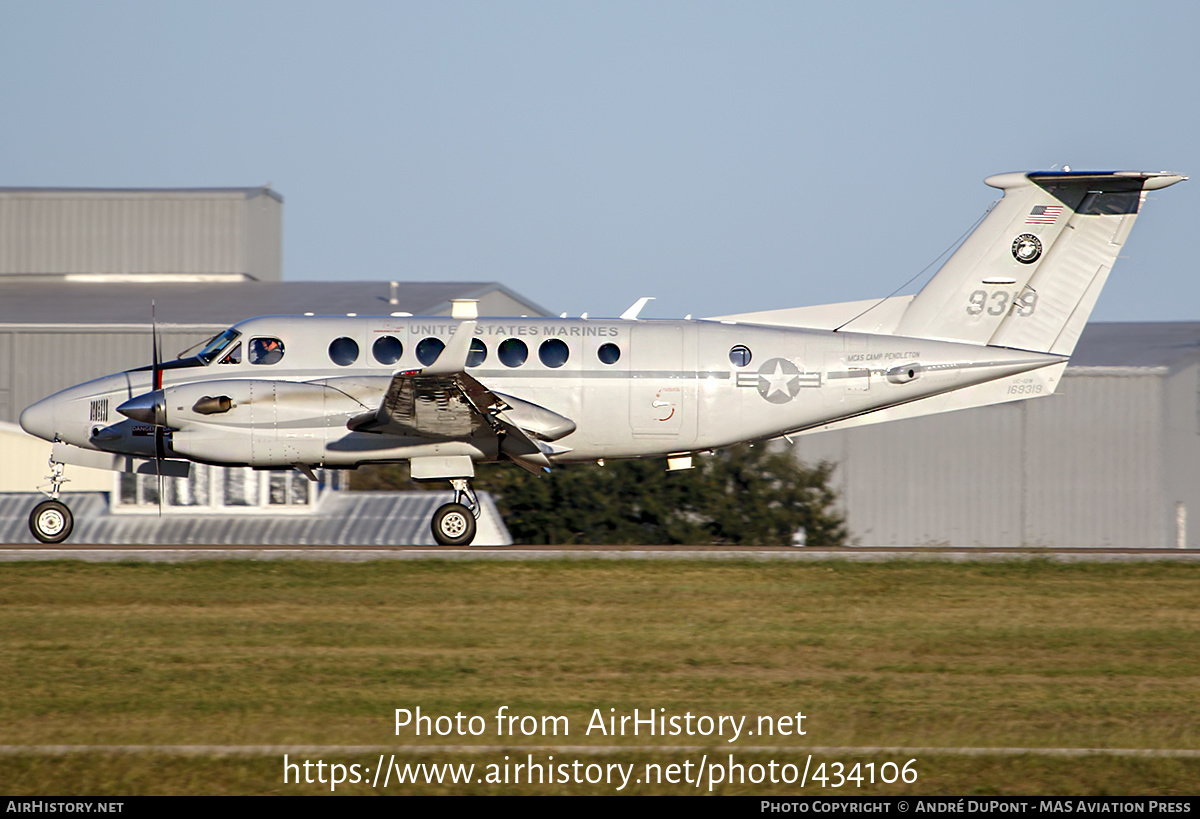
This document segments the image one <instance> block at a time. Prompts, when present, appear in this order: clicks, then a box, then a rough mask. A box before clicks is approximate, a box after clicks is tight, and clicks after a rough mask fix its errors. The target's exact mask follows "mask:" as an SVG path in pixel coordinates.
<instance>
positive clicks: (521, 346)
mask: <svg viewBox="0 0 1200 819" xmlns="http://www.w3.org/2000/svg"><path fill="white" fill-rule="evenodd" d="M496 355H497V356H499V358H500V363H501V364H503V365H504V366H505V367H520V366H521V365H522V364H524V363H525V361H526V359H528V358H529V348H528V347H526V346H525V342H524V341H521V339H519V338H506V339H504V341H501V342H500V346H499V347H497V348H496Z"/></svg>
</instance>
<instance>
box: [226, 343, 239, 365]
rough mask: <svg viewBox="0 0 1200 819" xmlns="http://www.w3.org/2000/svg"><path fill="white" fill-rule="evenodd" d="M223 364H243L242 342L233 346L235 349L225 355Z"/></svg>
mask: <svg viewBox="0 0 1200 819" xmlns="http://www.w3.org/2000/svg"><path fill="white" fill-rule="evenodd" d="M221 363H222V364H241V363H242V342H240V341H239V342H238V343H237V344H235V345H233V349H232V350H230V351H229V352H228V353H226V354H225V357H224V358H222V359H221Z"/></svg>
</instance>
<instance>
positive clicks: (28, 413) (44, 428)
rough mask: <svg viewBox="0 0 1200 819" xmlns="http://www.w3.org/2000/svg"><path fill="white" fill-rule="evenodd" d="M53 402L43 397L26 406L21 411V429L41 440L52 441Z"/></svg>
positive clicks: (53, 435) (53, 433) (53, 434)
mask: <svg viewBox="0 0 1200 819" xmlns="http://www.w3.org/2000/svg"><path fill="white" fill-rule="evenodd" d="M54 404H55V402H54V401H52V400H51V399H49V398H44V399H42V400H41V401H38V402H37V403H36V404H31V405H30V406H28V407H26V408H25V411H24V412H22V413H21V419H20V420H21V429H23V430H25V431H26V432H28V433H29V434H30V435H36V436H37V437H39V438H41V439H43V440H46V441H53V440H54V437H55V432H56V430H55V429H54Z"/></svg>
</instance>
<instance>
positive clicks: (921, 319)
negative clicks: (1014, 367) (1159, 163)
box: [894, 171, 1186, 355]
mask: <svg viewBox="0 0 1200 819" xmlns="http://www.w3.org/2000/svg"><path fill="white" fill-rule="evenodd" d="M1185 178H1186V177H1183V176H1179V175H1176V174H1168V173H1141V172H1137V171H1115V172H1105V173H1092V172H1084V173H1081V172H1072V171H1058V172H1055V171H1049V172H1040V173H1039V172H1035V173H1028V174H1025V173H1007V174H1000V175H998V176H992V177H989V178H988V179H987V180H985V181H986V182H987V184H989V185H991V186H992V187H995V188H1000V189H1001V190H1003V191H1004V198H1003V199H1001V200H1000V201H999V202H998V203H997V204H996V206H995V208H993V209H992V211H991V213H989V214H988V216H987V218H986V219H984V221H983V224H981V225H980V226H979V227H978V228H976V229H975V231H974V232H973V233H972V234H971V235H970V236H969V237H967V240H966V241H965V242H963V244H962V245H961V246H960V247H959V248H958V250H957V251H956V252H955V253H954V255H953V256H951V257H950V259H949V260H948V261H947V262H946V264H945V265H944V266H943V267H942V269H941V270H939V271H938V273H937V275H935V276H934V277H933V279H931V280H930V282H929V283H928V284H927V285H926V286H925V287H924V288H923V289H922V290H921V292H920V293H918V294H917V295H916V296H915V297H914V298H913V301H912V304H910V305H909V306H908V309H907V310H906V311H905V313H904V315H903V317H902V318H901V319H900V323H899V325H898V326H897V328H896V330H895V331H894V332H895V334H896V335H903V336H913V337H920V338H935V339H944V340H947V341H966V342H971V343H975V344H990V345H993V346H998V347H1012V348H1017V349H1022V350H1035V351H1037V352H1049V353H1056V354H1058V355H1070V354H1071V352H1072V351H1073V350H1074V349H1075V342H1076V341H1077V340H1078V338H1079V334H1080V332H1082V330H1083V325H1084V324H1085V323H1086V322H1087V318H1088V315H1089V314H1090V313H1091V311H1092V307H1093V306H1094V305H1095V303H1096V299H1097V297H1098V296H1099V295H1100V290H1101V288H1102V287H1103V286H1104V282H1105V280H1106V279H1107V278H1108V273H1109V271H1110V270H1111V269H1112V266H1113V263H1114V262H1115V261H1116V258H1117V254H1119V253H1120V251H1121V247H1122V245H1124V243H1125V240H1126V238H1127V237H1128V236H1129V231H1130V229H1131V228H1132V227H1133V222H1134V220H1135V219H1136V218H1137V215H1138V212H1139V211H1140V210H1141V207H1142V204H1143V203H1144V201H1145V197H1146V191H1149V190H1156V189H1158V188H1165V187H1167V186H1169V185H1173V184H1175V183H1176V182H1181V181H1183V180H1184V179H1185Z"/></svg>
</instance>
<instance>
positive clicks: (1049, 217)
mask: <svg viewBox="0 0 1200 819" xmlns="http://www.w3.org/2000/svg"><path fill="white" fill-rule="evenodd" d="M1062 209H1063V206H1062V205H1038V206H1036V207H1035V208H1034V209H1033V210H1031V211H1030V212H1029V218H1027V219H1026V220H1025V224H1027V225H1052V224H1054V223H1055V222H1056V221H1057V220H1058V215H1059V214H1060V213H1062Z"/></svg>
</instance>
